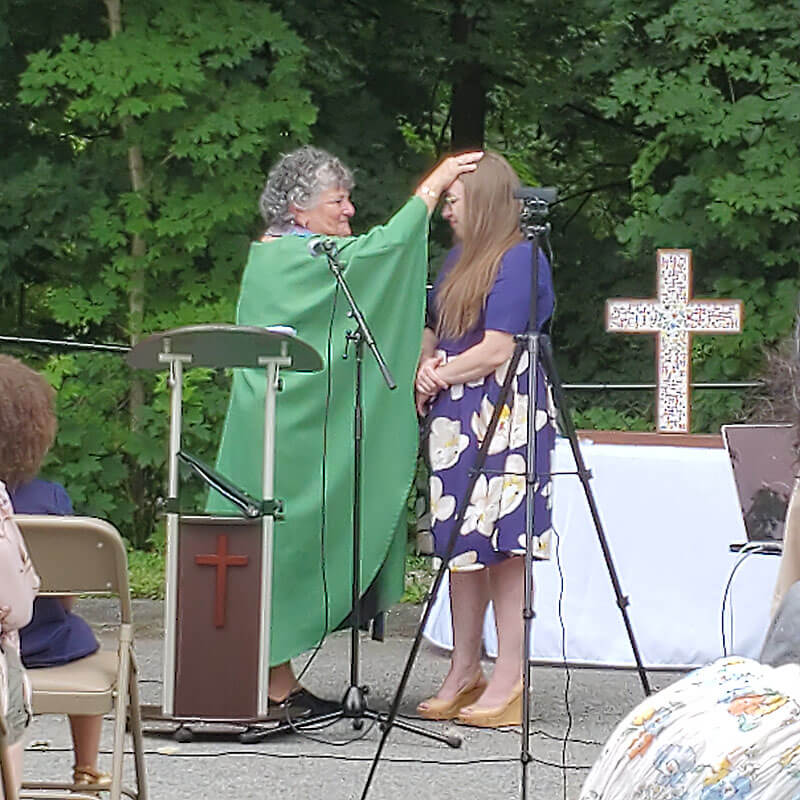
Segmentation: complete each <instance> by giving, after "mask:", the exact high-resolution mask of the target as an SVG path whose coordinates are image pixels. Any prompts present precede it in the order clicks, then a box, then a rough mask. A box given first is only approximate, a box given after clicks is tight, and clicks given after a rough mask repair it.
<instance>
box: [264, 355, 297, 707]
mask: <svg viewBox="0 0 800 800" xmlns="http://www.w3.org/2000/svg"><path fill="white" fill-rule="evenodd" d="M287 353H288V346H287V344H286V342H281V355H280V356H279V357H270V356H261V357H260V358H259V359H258V364H259V366H262V367H264V368H265V370H266V380H267V385H266V390H265V392H264V443H263V446H264V451H263V464H262V477H261V494H262V499H263V500H273V499H274V498H275V412H276V402H275V399H276V395H277V392H278V381H279V377H278V371H279V369H280V367H288V366H291V363H292V359H291V358H290V357H289V356H288V355H287ZM274 527H275V518H274V516H273V515H272V514H265V515H264V516H263V517H262V518H261V602H260V618H259V626H260V635H259V637H258V639H259V641H258V714H259V716H262V715H266V714H267V711H268V707H269V646H270V636H271V635H272V630H271V629H272V625H271V621H272V616H271V615H272V550H273V532H274Z"/></svg>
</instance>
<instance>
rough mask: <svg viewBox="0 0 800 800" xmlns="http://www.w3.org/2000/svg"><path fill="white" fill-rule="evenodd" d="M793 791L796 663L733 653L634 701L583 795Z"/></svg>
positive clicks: (778, 795) (799, 797)
mask: <svg viewBox="0 0 800 800" xmlns="http://www.w3.org/2000/svg"><path fill="white" fill-rule="evenodd" d="M622 798H625V799H626V800H723V798H725V800H733V798H742V799H743V798H748V800H800V665H797V664H786V665H784V666H781V667H777V668H773V667H769V666H766V665H764V664H759V663H758V662H757V661H751V660H749V659H744V658H738V657H731V658H724V659H721V660H719V661H716V662H714V663H713V664H709V665H708V666H706V667H703V668H702V669H699V670H696V671H695V672H692V673H690V674H689V675H687V676H686V677H684V678H682V679H681V680H679V681H677V682H676V683H675V684H673V685H672V686H670V687H668V688H667V689H664V690H663V691H661V692H658V693H657V694H655V695H653V696H652V697H650V698H648V699H647V700H645V701H644V702H643V703H641V704H640V705H639V706H637V707H636V708H635V709H634V710H633V711H631V713H630V714H628V716H627V717H625V719H624V720H623V721H622V722H621V723H620V724H619V725H618V726H617V728H616V730H615V731H614V733H613V734H612V736H611V738H610V739H609V740H608V742H607V743H606V745H605V747H604V748H603V751H602V753H601V755H600V758H599V759H598V760H597V762H596V763H595V765H594V766H593V767H592V770H591V772H590V773H589V775H588V777H587V779H586V782H585V783H584V785H583V789H582V791H581V794H580V800H622Z"/></svg>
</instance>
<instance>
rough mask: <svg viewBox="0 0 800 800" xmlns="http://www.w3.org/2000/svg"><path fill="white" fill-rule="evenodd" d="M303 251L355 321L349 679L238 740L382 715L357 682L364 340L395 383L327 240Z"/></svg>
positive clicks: (449, 739) (382, 722) (356, 724)
mask: <svg viewBox="0 0 800 800" xmlns="http://www.w3.org/2000/svg"><path fill="white" fill-rule="evenodd" d="M309 252H310V253H311V255H312V256H319V255H323V254H324V255H325V256H326V258H327V259H328V267H329V268H330V271H331V272H332V273H333V276H334V278H335V279H336V282H337V284H338V285H339V288H340V289H341V290H342V294H344V296H345V298H346V300H347V303H348V305H349V306H350V311H349V312H348V316H350V317H352V318H353V320H354V321H355V324H356V328H355V330H352V331H347V333H346V334H345V336H346V339H347V343H346V347H345V355H344V358H347V350H348V349H349V347H350V344H351V343H352V344H353V345H354V346H355V361H356V369H355V403H354V407H353V578H352V604H353V608H352V611H351V613H350V684H349V686H348V687H347V690H346V691H345V693H344V696H343V698H342V703H341V708H340V709H338V710H336V711H331V712H328V713H325V714H318V715H311V716H308V717H300V718H299V719H294V720H287V721H286V722H285V723H284V722H282V723H281V724H280V725H278V726H277V727H271V728H268V729H261V730H250V731H248V732H247V734H246V735H245V736H244V737H242V741H246V742H247V743H252V742H260V741H262V740H263V739H265V738H266V737H267V736H270V735H272V734H274V733H279V732H284V731H286V730H302V729H303V728H306V727H310V726H316V725H318V724H321V723H333V722H336V721H338V720H340V719H349V720H352V724H353V728H354V729H356V730H360V729H361V728H362V727H363V725H364V720H365V719H370V720H373V721H376V722H377V723H378V725H379V726H380V728H381V729H384V728H385V726H386V721H387V715H386V714H385V713H381V712H378V711H375V710H373V709H371V708H370V707H369V706H368V705H367V700H366V695H367V693H368V691H369V689H368V687H366V686H361V685H360V677H359V667H360V648H361V642H360V638H359V637H360V630H361V448H362V443H363V427H364V426H363V406H362V388H363V366H364V344H366V345H367V347H369V350H370V352H371V353H372V355H373V357H374V358H375V362H376V364H377V365H378V369H379V370H380V373H381V375H382V376H383V380H384V381H385V383H386V386H387V387H388V388H389V389H390V390H393V389H396V388H397V384H396V383H395V381H394V378H393V377H392V374H391V372H390V371H389V368H388V366H387V365H386V362H385V361H384V359H383V356H382V355H381V353H380V350H379V349H378V345H377V343H376V342H375V338H374V337H373V335H372V332H371V331H370V329H369V325H367V321H366V319H364V315H363V314H362V313H361V309H360V308H359V307H358V304H357V303H356V299H355V297H353V293H352V292H351V291H350V287H349V286H348V285H347V281H346V280H345V278H344V275H343V267H342V264H341V262H340V261H339V249H338V247H337V245H336V243H335V242H334V241H333V240H332V239H327V238H325V239H317V240H314V241H312V242H311V243H310V245H309ZM393 725H394V726H395V727H398V728H401V729H402V730H405V731H409V732H410V733H415V734H417V735H419V736H424V737H426V738H428V739H434V740H436V741H439V742H444V743H445V744H447V745H449V746H450V747H460V746H461V739H460V738H459V737H458V736H449V735H446V734H441V733H437V732H435V731H429V730H426V729H425V728H423V727H421V726H419V725H412V724H411V723H409V722H405V721H404V720H400V721H398V720H394V721H393Z"/></svg>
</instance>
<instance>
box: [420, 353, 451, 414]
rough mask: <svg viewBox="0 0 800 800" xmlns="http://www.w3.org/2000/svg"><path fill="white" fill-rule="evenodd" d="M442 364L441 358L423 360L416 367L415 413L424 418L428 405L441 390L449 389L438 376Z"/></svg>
mask: <svg viewBox="0 0 800 800" xmlns="http://www.w3.org/2000/svg"><path fill="white" fill-rule="evenodd" d="M443 363H444V358H443V357H442V356H430V357H428V358H423V359H422V361H420V363H419V366H418V367H417V377H416V380H415V382H414V399H415V401H416V405H417V413H418V414H419V415H420V416H424V415H425V413H426V410H427V405H428V403H429V402H430V401H431V400H432V399H433V398H434V397H436V395H437V394H439V392H440V391H441V390H442V389H449V388H450V384H449V383H448V382H447V381H446V380H445V379H444V378H443V377H442V376H441V375H440V374H439V371H438V368H439V367H440V366H441V365H442V364H443Z"/></svg>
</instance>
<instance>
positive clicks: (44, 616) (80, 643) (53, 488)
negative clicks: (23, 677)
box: [10, 478, 100, 668]
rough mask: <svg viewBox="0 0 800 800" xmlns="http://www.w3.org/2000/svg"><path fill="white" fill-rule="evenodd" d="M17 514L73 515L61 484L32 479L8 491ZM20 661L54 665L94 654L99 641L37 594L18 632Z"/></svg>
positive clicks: (82, 624)
mask: <svg viewBox="0 0 800 800" xmlns="http://www.w3.org/2000/svg"><path fill="white" fill-rule="evenodd" d="M10 495H11V504H12V505H13V506H14V511H15V512H16V513H18V514H57V515H67V514H72V513H73V511H72V503H71V502H70V499H69V495H68V494H67V493H66V491H65V490H64V487H63V486H61V485H59V484H57V483H51V482H50V481H44V480H41V478H34V479H33V480H32V481H30V482H29V483H26V484H24V485H23V486H20V487H19V488H17V489H14V490H13V491H11V492H10ZM19 635H20V646H21V652H22V663H23V664H24V665H25V666H26V667H28V668H35V667H55V666H57V665H59V664H67V663H68V662H70V661H75V660H77V659H79V658H83V657H84V656H88V655H90V654H91V653H94V652H95V651H96V650H97V649H98V648H99V646H100V645H99V644H98V643H97V639H95V637H94V633H92V629H91V628H90V627H89V624H88V623H87V622H86V621H85V620H84V619H83V618H81V617H79V616H78V615H77V614H73V613H72V612H71V611H67V609H65V608H64V606H63V604H62V603H61V601H60V600H59V599H58V598H57V597H37V598H36V600H34V602H33V618H32V619H31V621H30V623H29V624H28V625H26V626H25V627H24V628H22V630H20V632H19Z"/></svg>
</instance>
